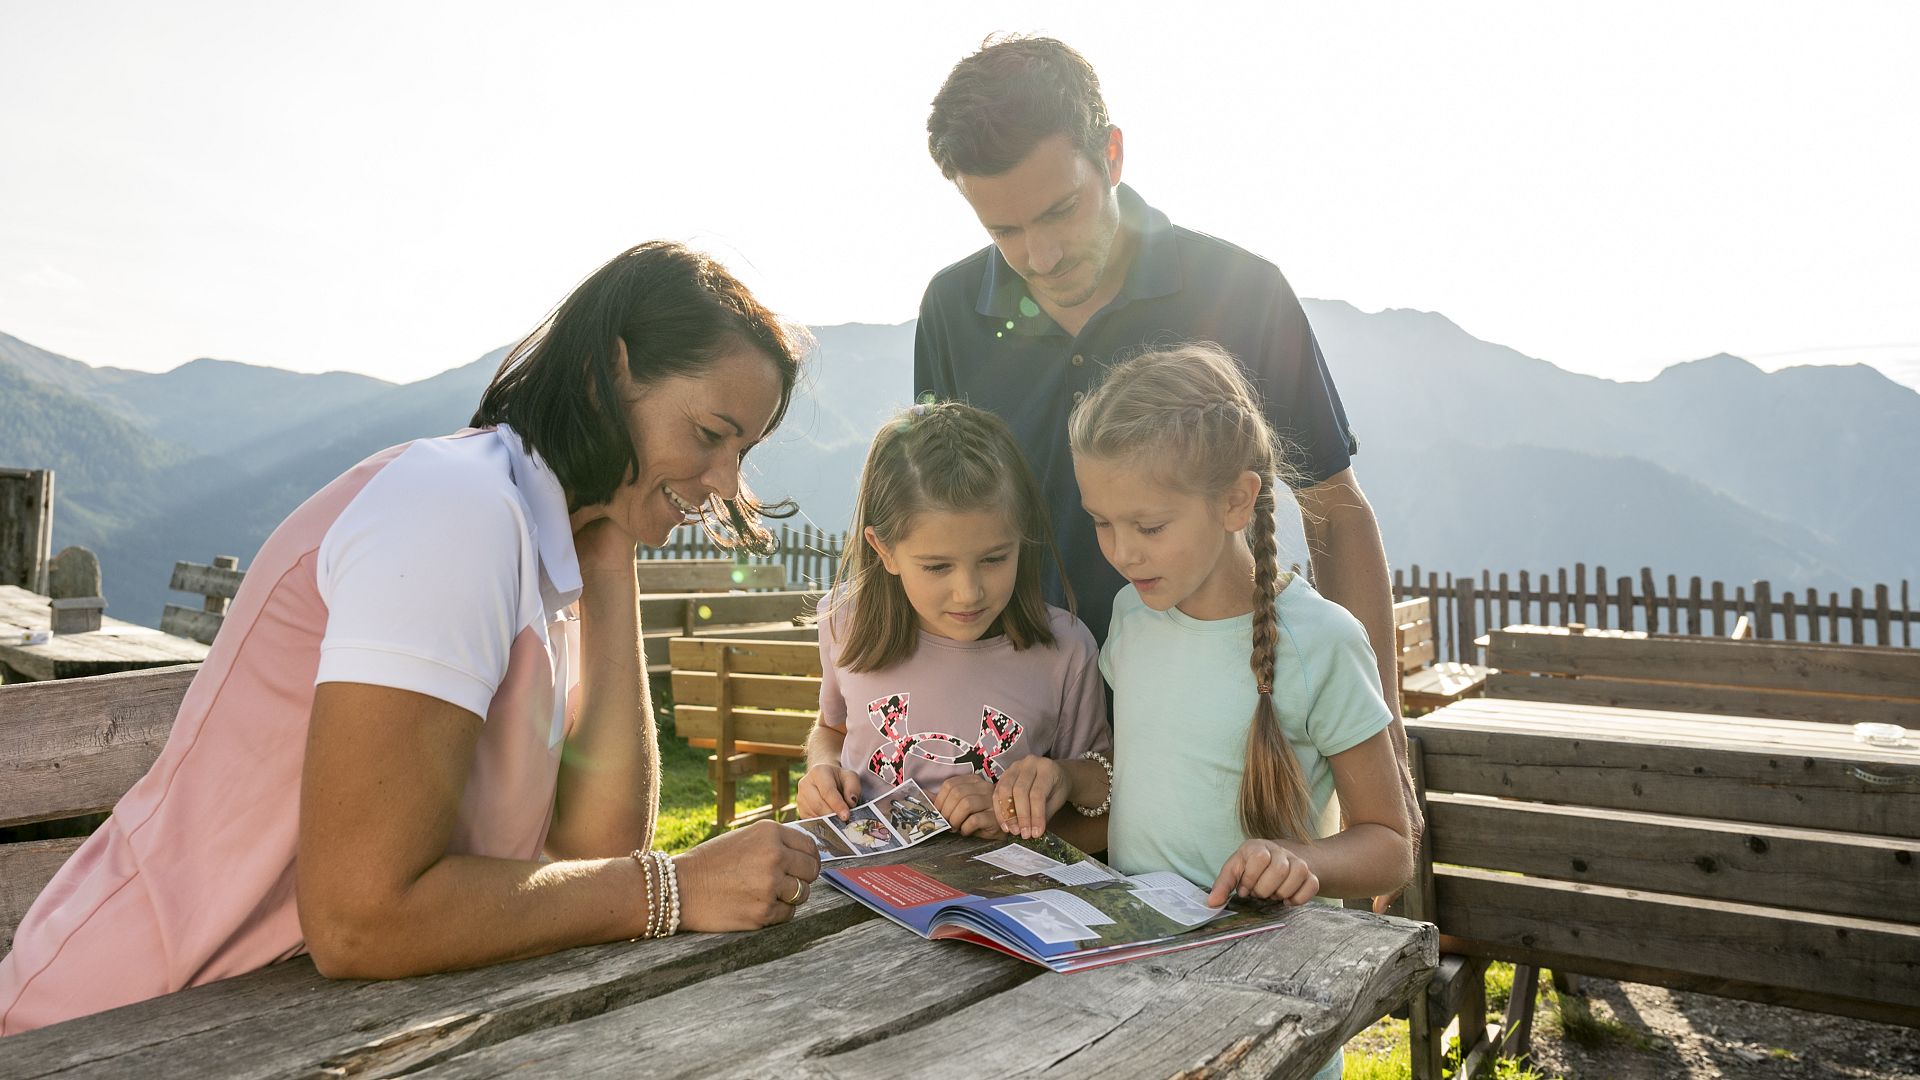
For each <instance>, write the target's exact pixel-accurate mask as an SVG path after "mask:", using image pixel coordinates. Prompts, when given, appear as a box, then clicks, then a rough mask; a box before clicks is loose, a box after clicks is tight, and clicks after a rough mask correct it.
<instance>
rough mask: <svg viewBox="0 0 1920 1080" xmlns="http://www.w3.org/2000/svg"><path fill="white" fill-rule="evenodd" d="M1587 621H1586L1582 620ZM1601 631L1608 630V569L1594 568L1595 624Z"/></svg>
mask: <svg viewBox="0 0 1920 1080" xmlns="http://www.w3.org/2000/svg"><path fill="white" fill-rule="evenodd" d="M1581 621H1583V622H1584V621H1585V620H1581ZM1592 625H1594V626H1598V627H1599V628H1600V629H1602V630H1605V629H1607V568H1606V567H1604V566H1595V567H1594V568H1593V623H1592Z"/></svg>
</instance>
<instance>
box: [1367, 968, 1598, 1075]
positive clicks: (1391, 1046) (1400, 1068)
mask: <svg viewBox="0 0 1920 1080" xmlns="http://www.w3.org/2000/svg"><path fill="white" fill-rule="evenodd" d="M1512 997H1513V965H1512V964H1489V965H1487V1019H1488V1020H1489V1021H1493V1020H1497V1019H1499V1018H1500V1016H1501V1015H1502V1014H1504V1013H1505V1012H1506V1009H1507V1002H1508V1001H1509V1000H1510V999H1511V998H1512ZM1542 1015H1543V1016H1544V1015H1546V1012H1545V1011H1544V1010H1543V1011H1542ZM1554 1015H1556V1016H1557V1015H1558V1013H1557V1012H1556V1013H1555V1014H1554ZM1609 1022H1610V1021H1609ZM1614 1026H1616V1027H1621V1028H1623V1030H1631V1029H1625V1027H1624V1025H1618V1024H1615V1025H1614ZM1459 1064H1460V1053H1459V1048H1458V1047H1454V1048H1453V1049H1452V1052H1450V1053H1449V1054H1448V1055H1447V1061H1446V1063H1445V1065H1444V1066H1443V1067H1442V1073H1443V1075H1444V1076H1447V1077H1453V1076H1454V1073H1455V1070H1456V1069H1458V1068H1459ZM1412 1074H1413V1064H1412V1059H1411V1056H1410V1053H1409V1050H1408V1044H1407V1022H1406V1021H1405V1020H1393V1019H1387V1020H1382V1021H1380V1022H1379V1023H1377V1024H1375V1025H1373V1026H1372V1027H1370V1028H1368V1029H1367V1030H1365V1031H1363V1032H1361V1033H1360V1034H1359V1035H1357V1036H1355V1037H1354V1038H1353V1041H1351V1042H1349V1043H1348V1044H1347V1061H1346V1066H1345V1068H1344V1069H1343V1070H1342V1071H1341V1073H1340V1076H1341V1080H1408V1077H1410V1076H1411V1075H1412ZM1484 1075H1487V1076H1491V1077H1492V1078H1493V1080H1556V1078H1555V1077H1553V1076H1551V1075H1550V1074H1547V1073H1543V1072H1540V1071H1538V1070H1536V1069H1534V1068H1532V1067H1531V1066H1529V1065H1527V1064H1525V1063H1524V1062H1521V1061H1516V1060H1514V1059H1511V1058H1500V1059H1498V1060H1496V1061H1495V1062H1494V1063H1493V1068H1492V1069H1491V1070H1489V1071H1488V1072H1487V1073H1485V1074H1484ZM1461 1080H1465V1078H1461Z"/></svg>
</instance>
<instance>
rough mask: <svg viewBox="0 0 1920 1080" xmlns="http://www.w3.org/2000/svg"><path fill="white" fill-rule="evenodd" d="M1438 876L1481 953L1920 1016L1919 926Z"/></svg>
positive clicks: (1463, 940) (1443, 897) (1459, 925)
mask: <svg viewBox="0 0 1920 1080" xmlns="http://www.w3.org/2000/svg"><path fill="white" fill-rule="evenodd" d="M1434 876H1435V881H1436V888H1437V893H1438V901H1439V913H1440V918H1439V922H1440V925H1441V926H1444V927H1445V928H1446V931H1447V939H1448V941H1449V942H1450V943H1454V944H1457V945H1458V946H1462V947H1464V948H1465V949H1466V950H1467V951H1470V952H1471V953H1472V954H1474V955H1481V956H1489V957H1492V958H1494V959H1502V960H1509V961H1512V962H1516V963H1531V964H1536V965H1539V966H1543V967H1551V968H1554V969H1555V970H1562V969H1564V970H1567V971H1576V972H1590V973H1605V972H1604V971H1603V970H1602V963H1611V964H1612V965H1613V966H1614V969H1615V970H1631V971H1632V972H1633V974H1631V975H1628V976H1626V977H1628V978H1631V979H1632V980H1633V981H1635V982H1650V983H1654V984H1657V985H1671V984H1672V983H1671V981H1670V980H1669V979H1668V978H1667V977H1665V975H1664V974H1663V973H1666V972H1674V973H1682V974H1690V975H1694V976H1698V977H1701V978H1704V979H1711V980H1714V981H1715V984H1716V985H1718V986H1720V987H1721V988H1722V990H1720V991H1715V992H1730V993H1731V994H1732V996H1750V995H1749V994H1743V993H1739V992H1737V991H1738V990H1739V988H1740V987H1741V984H1745V986H1746V987H1747V988H1749V989H1750V990H1757V989H1758V988H1760V987H1769V988H1772V993H1773V994H1774V996H1773V997H1772V998H1760V999H1759V1000H1785V999H1786V998H1788V997H1791V996H1792V994H1793V993H1794V992H1797V993H1798V994H1799V995H1800V996H1801V997H1802V999H1803V1000H1802V1001H1801V1002H1800V1004H1801V1005H1802V1007H1808V1006H1811V1007H1817V1008H1825V1009H1828V1010H1830V1011H1835V1012H1841V1013H1843V1014H1845V1015H1864V1014H1867V1013H1872V1014H1874V1015H1873V1017H1872V1018H1876V1019H1881V1020H1883V1021H1884V1020H1887V1019H1889V1014H1892V1013H1900V1012H1904V1013H1905V1015H1906V1017H1907V1019H1906V1020H1904V1021H1895V1022H1904V1023H1913V1022H1914V1020H1915V1019H1916V1018H1917V1017H1920V1013H1916V1010H1920V927H1916V926H1911V925H1902V924H1899V923H1890V922H1883V921H1875V920H1869V919H1854V918H1848V917H1844V916H1837V915H1809V914H1802V913H1796V912H1788V911H1783V910H1781V909H1778V908H1767V907H1760V906H1756V905H1749V904H1737V903H1728V902H1724V901H1709V900H1696V899H1690V898H1686V897H1676V896H1666V895H1662V894H1658V893H1644V892H1632V891H1628V890H1622V889H1606V888H1602V887H1599V886H1593V885H1581V884H1577V883H1570V882H1558V881H1542V880H1540V879H1537V878H1522V877H1513V876H1511V875H1505V874H1500V873H1496V872H1493V871H1485V870H1475V869H1470V868H1465V867H1448V866H1436V867H1435V868H1434ZM1596 961H1599V962H1600V963H1596ZM1813 998H1819V999H1823V1000H1821V1001H1820V1002H1819V1003H1818V1004H1816V1003H1815V1002H1813V1001H1812V1000H1806V999H1813ZM1785 1003H1788V1004H1794V1003H1795V1002H1793V1001H1786V1002H1785Z"/></svg>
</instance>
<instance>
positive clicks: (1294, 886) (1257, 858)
mask: <svg viewBox="0 0 1920 1080" xmlns="http://www.w3.org/2000/svg"><path fill="white" fill-rule="evenodd" d="M1235 893H1239V894H1240V895H1241V896H1246V897H1252V898H1254V899H1259V900H1281V901H1284V902H1286V903H1287V904H1289V905H1293V906H1298V905H1300V904H1304V903H1306V902H1307V901H1309V900H1311V899H1313V898H1314V897H1315V896H1318V895H1319V894H1320V879H1319V878H1318V877H1315V876H1314V873H1313V870H1312V869H1311V868H1310V867H1308V866H1307V860H1305V859H1303V858H1301V857H1300V856H1299V854H1298V853H1296V852H1294V851H1292V850H1290V849H1288V848H1287V847H1286V846H1285V845H1283V844H1277V843H1274V842H1273V841H1272V840H1248V841H1246V842H1245V843H1243V844H1241V845H1240V848H1239V850H1237V851H1235V852H1234V853H1233V854H1232V855H1229V856H1227V864H1226V865H1225V866H1223V867H1221V868H1220V876H1219V877H1218V878H1216V879H1215V880H1214V882H1213V890H1212V891H1211V892H1209V893H1208V894H1207V903H1208V905H1210V906H1212V907H1220V906H1221V905H1223V904H1225V903H1226V902H1227V899H1228V898H1229V897H1231V896H1232V895H1233V894H1235Z"/></svg>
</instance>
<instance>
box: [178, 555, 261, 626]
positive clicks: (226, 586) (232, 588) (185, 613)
mask: <svg viewBox="0 0 1920 1080" xmlns="http://www.w3.org/2000/svg"><path fill="white" fill-rule="evenodd" d="M246 576H247V572H246V571H245V570H242V569H240V560H239V559H236V558H234V557H233V556H232V555H216V556H214V558H213V565H211V566H203V565H201V564H200V563H190V562H177V563H174V564H173V577H172V579H171V580H169V581H168V582H167V588H169V589H172V590H173V591H174V592H184V593H197V594H199V595H200V596H201V597H202V600H201V604H200V606H199V607H198V608H190V607H185V606H182V605H180V604H168V605H167V606H166V608H165V610H163V611H162V612H161V613H160V629H162V630H164V631H166V632H167V633H169V634H172V635H173V636H175V637H183V638H191V639H192V640H194V641H197V642H199V643H200V644H202V645H211V644H213V637H214V635H215V634H218V633H219V632H220V624H221V623H223V622H225V621H226V618H227V602H228V601H229V600H232V599H233V598H234V597H235V596H236V595H238V594H239V592H240V582H241V581H242V580H244V579H245V578H246Z"/></svg>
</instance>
